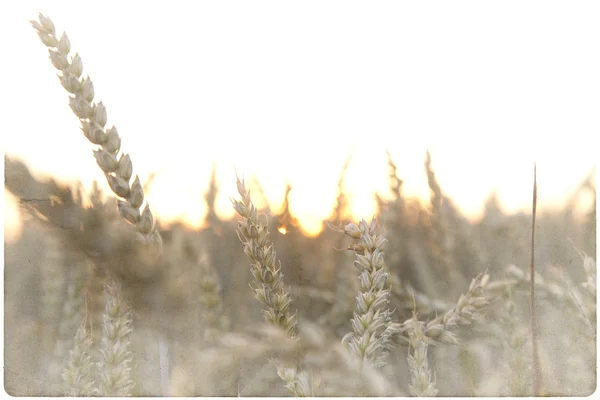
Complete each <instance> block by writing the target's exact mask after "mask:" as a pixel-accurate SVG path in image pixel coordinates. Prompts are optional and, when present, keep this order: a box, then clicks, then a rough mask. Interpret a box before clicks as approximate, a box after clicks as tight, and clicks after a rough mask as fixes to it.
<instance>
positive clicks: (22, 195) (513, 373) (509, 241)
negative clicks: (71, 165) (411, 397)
mask: <svg viewBox="0 0 600 400" xmlns="http://www.w3.org/2000/svg"><path fill="white" fill-rule="evenodd" d="M433 162H434V161H433ZM389 165H390V171H389V172H390V176H389V185H390V193H388V196H387V197H389V199H387V200H385V199H383V198H382V197H381V196H379V197H377V202H378V210H377V215H378V219H379V221H380V224H381V227H382V230H383V232H384V234H385V235H386V237H387V238H388V239H389V241H390V244H389V245H388V248H387V249H386V254H385V257H386V265H387V269H388V271H389V273H390V276H391V278H390V280H389V282H391V286H392V294H393V295H392V303H391V308H392V309H395V312H394V318H395V319H397V320H399V321H404V320H406V319H409V318H410V317H411V315H412V311H413V309H414V308H415V305H416V309H417V311H418V315H419V318H420V319H430V318H433V317H434V316H435V315H436V314H437V313H443V312H445V310H447V309H448V308H449V307H450V306H449V305H451V304H453V303H454V302H456V300H457V299H458V297H459V295H460V293H463V292H465V291H466V290H467V289H468V286H469V283H470V281H471V279H472V278H473V277H475V276H476V275H477V274H478V273H481V272H484V271H487V272H488V273H489V274H490V275H491V281H510V282H512V284H511V285H510V288H511V290H508V291H500V292H496V293H492V294H491V295H490V296H491V298H492V299H493V301H492V304H491V305H490V307H489V308H488V309H487V310H486V311H485V313H484V315H483V318H481V319H480V321H478V322H477V323H475V324H473V325H470V326H467V327H463V328H461V329H460V331H459V332H458V337H459V341H460V344H459V345H454V346H451V345H440V346H434V347H432V348H430V358H431V361H430V363H431V365H432V369H433V371H434V374H435V378H436V380H437V387H438V389H439V390H440V392H439V395H443V396H454V395H462V396H488V395H497V396H502V395H509V394H510V395H528V393H530V390H531V387H530V382H531V381H530V379H531V369H530V368H531V367H530V351H531V349H530V340H529V334H528V329H529V322H528V318H529V305H528V296H529V291H528V284H527V278H526V277H527V276H528V265H529V257H530V242H529V240H530V234H531V216H530V214H529V215H528V214H527V213H512V214H510V213H506V212H504V211H503V210H502V208H501V207H500V205H499V204H498V201H497V199H496V198H495V197H494V196H493V195H492V196H490V198H489V199H488V200H487V202H486V203H485V212H484V215H483V216H482V218H481V219H479V220H475V221H470V220H468V219H466V218H465V217H464V216H463V215H461V213H460V212H459V211H458V210H457V209H456V208H455V207H454V206H453V203H452V200H451V199H450V198H447V197H445V196H444V195H442V201H441V202H439V203H436V196H435V193H434V192H433V191H432V199H431V201H429V202H427V201H425V202H423V201H419V200H417V199H415V198H410V197H405V196H404V195H403V193H402V181H401V180H399V179H398V178H400V173H399V171H395V170H394V169H393V167H392V166H393V161H392V160H391V159H390V164H389ZM5 168H6V171H5V174H6V188H7V189H8V190H9V191H11V192H12V193H13V194H14V195H16V196H17V198H19V199H20V202H21V211H20V212H21V215H22V219H23V222H22V223H23V227H22V231H21V235H20V237H19V238H17V239H15V240H14V241H12V242H10V243H6V242H5V328H6V331H5V387H6V389H7V391H8V392H9V393H11V394H14V395H33V396H39V395H48V394H51V393H53V392H52V390H55V389H53V388H55V387H56V386H54V385H56V382H60V374H59V373H58V375H57V372H56V371H60V368H61V358H60V357H64V356H65V354H66V353H65V352H66V351H67V350H68V348H69V342H70V341H71V342H72V336H73V335H74V333H75V330H76V327H77V325H74V326H70V327H69V326H67V327H65V326H64V325H65V324H64V321H66V320H68V319H69V316H71V317H72V315H73V314H77V313H79V314H77V315H78V316H79V317H81V314H80V313H81V309H79V311H78V310H77V307H75V309H70V308H69V307H71V306H69V307H65V306H64V305H65V304H67V303H68V300H66V299H68V296H69V291H68V290H67V288H68V282H69V279H70V278H69V277H71V276H72V274H74V273H75V272H74V271H76V270H77V271H84V273H85V274H86V276H88V278H87V280H86V281H87V283H86V286H85V288H84V289H80V290H83V291H84V292H85V293H86V295H85V298H86V306H85V310H86V311H85V313H86V314H89V316H88V318H90V319H91V321H92V330H93V331H94V330H97V329H98V327H99V325H100V322H99V321H96V322H93V321H94V318H99V313H100V310H101V307H102V300H101V289H102V284H101V282H102V277H103V274H104V273H105V271H109V272H110V273H111V274H113V275H114V276H116V277H118V279H119V280H120V281H121V282H123V291H124V294H125V297H126V299H127V301H128V302H129V303H130V304H131V306H132V309H133V316H134V317H133V318H134V320H133V328H134V331H133V340H132V342H133V344H134V351H135V356H134V372H135V376H136V377H137V378H136V391H137V392H136V393H137V394H142V395H188V396H192V395H222V396H234V395H238V394H242V395H246V396H255V395H260V396H277V395H285V390H284V389H283V386H282V384H281V382H280V381H279V380H278V379H279V378H278V377H277V375H276V371H275V368H274V367H273V365H272V363H271V362H270V361H269V360H270V359H272V358H274V357H277V358H278V359H281V358H284V359H285V357H292V354H290V352H292V353H294V351H297V352H300V359H301V360H302V362H301V365H302V368H303V370H304V371H308V372H310V373H311V374H315V375H318V376H320V379H321V384H320V393H319V394H320V395H349V396H352V395H357V394H359V393H374V394H375V395H384V394H388V395H408V379H409V378H408V367H407V364H406V356H407V351H408V350H407V347H406V346H402V345H399V346H398V347H397V348H396V349H395V350H394V351H393V352H392V354H391V355H390V356H389V358H388V364H387V365H386V367H385V368H384V369H383V371H382V372H381V379H382V380H383V382H386V384H385V385H384V384H382V383H381V382H378V383H370V384H371V385H375V387H376V388H377V389H373V388H372V387H370V389H364V388H363V389H360V388H358V387H353V385H351V384H350V383H349V380H348V377H349V376H351V375H350V374H351V372H349V371H348V369H349V367H348V366H347V365H346V364H345V362H344V360H343V357H341V356H340V353H339V352H340V351H339V350H336V348H338V346H340V340H341V337H342V336H343V335H344V334H345V333H347V332H348V331H349V330H350V323H349V321H350V319H351V318H352V312H353V308H354V296H356V293H357V290H358V286H357V285H358V281H357V275H358V273H357V270H356V269H355V268H354V267H353V265H352V256H351V254H349V253H350V252H348V251H343V250H340V249H343V248H344V247H345V246H346V245H347V244H348V240H346V239H345V238H344V237H343V235H342V234H340V233H337V232H335V231H333V230H332V229H329V228H326V229H324V230H323V231H322V232H320V233H319V234H318V235H316V236H307V235H305V234H304V233H303V231H302V230H301V229H300V228H299V226H298V222H297V220H296V218H295V217H294V215H293V214H291V213H290V212H289V203H288V202H287V199H288V198H289V194H290V193H291V192H292V191H293V187H292V186H289V187H288V189H289V190H287V191H286V193H285V196H284V199H286V201H284V203H283V205H282V207H281V208H280V209H279V210H270V209H268V208H263V209H262V210H261V212H263V213H265V215H266V216H268V221H269V222H268V226H269V229H270V231H271V234H272V239H273V241H274V243H275V247H276V250H277V254H278V256H279V257H280V259H281V264H282V269H283V273H284V281H285V284H286V285H287V286H289V288H290V292H291V295H292V308H293V309H294V310H297V315H298V319H299V324H300V325H299V330H300V332H301V337H302V340H303V343H305V345H304V347H303V348H302V349H301V350H297V349H296V350H292V349H291V348H290V347H289V344H286V342H285V341H281V340H279V339H277V338H276V337H275V338H273V336H272V335H273V333H269V332H268V331H265V329H266V328H265V325H264V322H263V320H262V316H261V311H260V303H259V302H257V301H256V300H255V299H254V298H253V293H252V291H251V290H250V287H249V283H250V282H251V279H252V277H251V274H250V269H249V263H248V260H247V259H246V256H245V254H244V253H243V251H242V247H241V244H240V242H239V239H238V237H237V234H236V222H235V221H234V220H222V219H221V218H219V217H218V215H217V214H216V213H215V209H214V201H215V198H216V195H217V193H218V190H219V189H218V184H217V183H216V181H215V180H214V177H215V176H216V175H215V174H213V179H212V180H211V184H210V186H209V187H208V188H207V190H206V193H205V196H204V199H199V201H205V203H206V205H207V208H208V210H209V212H208V214H207V216H206V225H205V227H203V228H202V229H193V228H191V227H189V226H186V225H185V224H183V223H173V224H169V225H168V226H164V227H162V228H161V229H160V233H161V235H162V237H163V241H164V254H165V257H163V258H162V259H160V260H148V259H140V258H138V257H136V251H135V247H134V246H133V243H132V237H133V232H132V229H131V227H130V226H129V225H128V224H127V223H126V222H124V221H123V220H122V218H120V216H119V215H118V212H117V210H116V205H115V202H114V200H113V199H112V198H110V197H105V196H104V195H103V194H102V193H101V192H102V191H101V190H100V189H96V191H94V192H92V193H86V192H81V191H78V190H76V189H69V188H66V187H63V186H60V185H59V184H57V183H56V182H55V181H53V180H51V179H50V178H49V177H46V178H43V179H41V178H40V179H37V178H34V177H33V176H31V174H30V173H29V171H28V169H27V168H26V166H25V165H24V164H22V163H21V162H20V161H18V160H14V159H11V158H7V161H6V164H5ZM429 171H430V176H429V178H430V179H431V178H433V179H434V180H433V181H430V182H433V183H432V184H433V185H435V182H437V181H436V180H435V178H434V176H433V175H431V172H432V170H431V169H430V170H429ZM592 172H593V171H592ZM344 174H345V172H342V173H341V174H340V185H339V188H338V189H339V192H338V197H337V200H336V207H335V208H334V210H333V211H332V215H331V217H330V218H329V219H328V221H327V223H328V224H331V225H332V226H342V225H343V224H344V223H346V222H348V199H347V197H346V196H345V194H344V191H343V179H344ZM424 179H426V180H427V177H426V176H425V174H424ZM594 180H595V177H594V174H593V173H592V174H591V175H590V176H589V177H588V179H586V180H584V181H583V182H582V183H581V185H580V186H579V188H578V189H577V191H576V192H575V193H574V195H573V201H572V203H570V204H569V205H568V206H566V207H564V208H563V209H562V210H560V211H557V212H551V213H550V212H541V213H540V214H539V215H538V220H537V221H538V222H537V225H536V227H537V230H536V232H537V234H536V254H535V261H536V265H537V271H538V273H539V274H540V277H539V278H538V284H539V285H541V286H540V287H539V288H538V293H537V295H538V318H539V325H540V338H541V339H540V341H541V350H540V352H541V355H540V357H541V365H542V372H543V388H544V393H545V394H548V395H567V396H568V395H587V394H590V393H591V392H592V391H593V390H595V384H596V383H595V382H596V372H595V365H596V354H595V349H596V345H595V326H596V321H595V295H594V296H593V297H589V296H588V297H586V292H585V290H583V289H582V288H581V286H580V284H579V282H585V281H586V280H587V274H586V270H585V269H584V259H583V258H582V256H581V254H579V253H578V251H582V252H585V253H587V254H588V255H589V256H590V257H592V258H593V259H595V252H596V246H595V243H596V213H595V206H593V204H595V201H594V202H592V206H587V207H585V209H581V210H577V209H576V208H577V204H580V203H579V202H578V201H577V199H578V197H585V196H590V197H591V198H594V199H595V193H596V192H595V182H594ZM252 181H253V182H254V184H251V186H250V187H251V190H252V193H253V197H254V198H255V199H256V201H257V202H260V196H261V190H260V184H259V181H258V180H256V179H252ZM439 185H441V187H442V188H443V182H440V183H439ZM98 186H101V185H98ZM442 190H443V189H442ZM442 193H443V192H442ZM263 204H266V202H263ZM435 204H437V206H436V205H435ZM23 207H24V208H23ZM25 210H28V212H25ZM575 211H578V212H577V214H578V215H580V216H578V217H575V216H574V214H575ZM32 215H33V216H32ZM578 249H579V250H578ZM511 266H512V267H511ZM518 271H522V274H523V275H524V276H525V277H520V276H521V275H519V272H518ZM519 277H520V278H519ZM515 279H516V280H515ZM519 282H520V283H519ZM61 288H62V289H61ZM573 294H575V296H576V297H573ZM594 294H595V292H594ZM575 298H577V299H579V301H580V302H581V303H580V305H579V307H580V308H578V306H577V304H576V303H574V301H573V299H575ZM98 299H100V300H98ZM581 307H583V308H581ZM584 310H587V311H585V312H584ZM65 315H66V316H65ZM586 320H587V322H586ZM61 321H62V322H61ZM588 323H589V324H591V325H589V326H588ZM71 325H72V324H71ZM592 327H593V329H591V330H590V328H592ZM94 332H95V333H94V334H95V335H98V332H97V331H94ZM303 335H305V336H303ZM61 343H62V344H61ZM161 346H162V347H163V348H166V349H168V351H167V354H168V355H167V356H164V354H163V356H161V355H160V354H159V353H160V351H159V349H160V348H161ZM286 346H287V347H286ZM295 354H296V357H297V356H298V354H297V353H295ZM165 360H168V363H167V364H165ZM165 365H167V366H165ZM56 368H58V369H56ZM55 369H56V370H55ZM165 374H166V375H165ZM161 379H162V380H161ZM165 379H166V380H165ZM53 380H54V382H53ZM367 386H368V385H367ZM360 390H366V391H365V392H361V391H360Z"/></svg>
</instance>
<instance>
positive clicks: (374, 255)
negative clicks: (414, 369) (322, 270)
mask: <svg viewBox="0 0 600 400" xmlns="http://www.w3.org/2000/svg"><path fill="white" fill-rule="evenodd" d="M376 228H377V223H376V221H375V219H373V220H372V221H371V224H368V223H367V222H366V221H365V220H362V221H361V222H360V223H359V225H356V224H352V223H351V224H348V225H346V226H345V228H344V233H345V234H346V235H348V236H350V237H351V238H353V239H355V240H356V241H357V242H355V243H353V244H351V245H349V246H348V248H349V249H351V250H354V252H355V255H356V256H355V259H354V266H356V268H357V269H358V271H359V272H360V275H359V281H360V291H359V293H358V296H356V311H355V312H354V317H353V318H352V320H351V323H352V332H350V333H348V334H346V335H345V336H344V338H343V339H342V342H344V343H348V346H349V348H350V351H351V352H352V353H354V354H355V355H356V356H358V357H359V359H360V360H361V363H363V362H368V363H370V364H371V365H372V366H374V367H380V366H382V365H383V364H384V363H385V357H386V356H387V354H388V353H389V348H390V344H391V343H390V339H391V337H392V336H393V335H394V334H396V333H397V332H398V331H399V325H398V324H396V323H393V322H392V311H391V310H389V309H388V308H387V306H388V303H389V301H390V291H389V290H388V289H385V285H386V280H387V277H388V273H387V272H386V271H385V267H384V260H383V250H384V249H385V246H386V245H387V243H388V240H387V239H386V238H385V237H384V236H383V235H377V234H376Z"/></svg>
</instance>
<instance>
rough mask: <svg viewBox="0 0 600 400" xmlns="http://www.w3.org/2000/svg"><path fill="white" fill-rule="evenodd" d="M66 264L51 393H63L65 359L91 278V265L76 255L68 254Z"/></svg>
mask: <svg viewBox="0 0 600 400" xmlns="http://www.w3.org/2000/svg"><path fill="white" fill-rule="evenodd" d="M65 263H66V265H65V266H66V269H67V273H66V281H67V284H66V290H65V294H64V298H63V304H62V309H61V313H60V318H59V326H58V338H57V340H56V343H55V345H54V354H53V357H54V358H53V361H52V363H51V364H50V366H49V368H48V374H49V377H50V382H51V389H50V391H51V392H54V388H56V390H58V391H59V392H62V390H60V389H59V388H60V385H61V383H62V381H61V379H60V375H61V373H62V372H63V367H64V364H63V363H64V359H65V357H66V356H67V355H68V351H69V349H72V348H73V338H74V337H75V334H76V333H77V330H78V329H79V327H80V325H81V320H82V319H83V316H84V311H85V290H86V285H87V284H88V280H89V276H90V269H89V267H90V265H89V264H88V263H87V262H86V261H85V260H82V259H79V257H77V256H76V255H74V254H68V255H67V256H66V257H65ZM54 384H56V386H54Z"/></svg>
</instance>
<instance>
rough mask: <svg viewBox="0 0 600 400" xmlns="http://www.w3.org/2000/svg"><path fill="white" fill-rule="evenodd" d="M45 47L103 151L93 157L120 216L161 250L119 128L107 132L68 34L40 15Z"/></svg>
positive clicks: (86, 132) (100, 107)
mask: <svg viewBox="0 0 600 400" xmlns="http://www.w3.org/2000/svg"><path fill="white" fill-rule="evenodd" d="M31 24H32V25H33V27H34V28H35V29H36V30H37V32H38V35H39V37H40V39H41V41H42V43H43V44H44V45H45V46H46V47H48V51H49V53H50V61H51V62H52V65H54V67H55V68H56V69H57V70H59V72H60V73H59V74H58V78H59V79H60V83H61V84H62V85H63V87H64V88H65V89H66V90H67V91H68V92H69V93H70V96H69V105H70V106H71V109H72V110H73V113H75V115H76V116H77V117H78V118H79V120H80V122H81V130H82V131H83V134H84V135H85V137H86V138H88V140H89V141H90V142H92V143H93V144H95V145H99V146H100V147H99V148H98V149H97V150H94V157H95V158H96V162H97V164H98V166H99V167H100V169H102V171H103V172H104V174H105V175H106V179H107V181H108V184H109V186H110V188H111V190H112V191H113V192H114V193H115V194H116V195H117V196H118V197H119V198H120V199H119V200H117V201H118V206H119V212H120V214H121V216H122V217H123V218H124V219H125V220H127V221H128V222H130V223H132V224H133V225H135V227H136V238H137V240H138V241H139V242H141V243H144V244H146V245H148V246H149V247H150V248H154V249H160V248H161V245H162V239H161V237H160V234H159V233H158V231H157V230H156V228H155V226H154V218H153V216H152V212H151V211H150V207H149V206H148V204H146V207H145V208H144V210H143V211H142V212H140V207H141V206H142V203H143V202H144V191H143V189H142V185H141V183H140V179H139V177H138V176H136V178H135V180H134V181H133V183H132V184H130V183H129V182H130V179H131V176H132V173H133V165H132V163H131V158H130V157H129V155H128V154H124V153H121V154H120V155H119V151H120V149H121V137H120V136H119V133H118V132H117V128H116V127H114V126H112V127H111V128H110V129H108V128H106V121H107V114H106V107H105V106H104V104H102V102H99V103H95V102H93V100H94V85H93V83H92V80H91V79H90V78H89V76H88V77H85V78H83V77H82V73H83V64H82V62H81V57H79V54H77V53H75V55H73V56H72V57H69V52H70V50H71V44H70V42H69V38H68V37H67V34H66V33H63V34H62V35H61V37H60V39H58V38H57V36H56V31H55V28H54V24H53V23H52V21H51V20H50V18H48V17H45V16H44V15H42V14H41V13H40V14H39V21H31Z"/></svg>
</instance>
